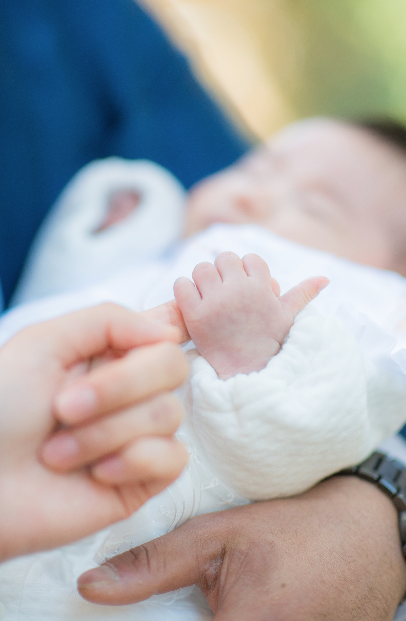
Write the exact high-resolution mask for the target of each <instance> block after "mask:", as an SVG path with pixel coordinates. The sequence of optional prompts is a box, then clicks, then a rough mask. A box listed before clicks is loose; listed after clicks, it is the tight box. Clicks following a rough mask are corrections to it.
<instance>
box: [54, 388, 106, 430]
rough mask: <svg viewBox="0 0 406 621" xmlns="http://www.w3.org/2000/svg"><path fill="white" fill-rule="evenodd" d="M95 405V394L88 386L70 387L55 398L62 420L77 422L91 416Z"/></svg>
mask: <svg viewBox="0 0 406 621" xmlns="http://www.w3.org/2000/svg"><path fill="white" fill-rule="evenodd" d="M96 405H97V395H96V393H95V391H94V390H93V388H91V387H90V386H79V387H72V388H68V389H67V390H65V391H64V392H63V393H62V394H60V395H59V396H58V397H57V398H56V408H57V411H58V414H59V415H60V417H61V419H62V421H63V422H69V423H73V422H78V421H81V420H83V419H85V418H88V417H89V416H91V415H92V414H93V413H94V411H95V409H96Z"/></svg>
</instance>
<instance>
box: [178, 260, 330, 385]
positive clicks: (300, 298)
mask: <svg viewBox="0 0 406 621" xmlns="http://www.w3.org/2000/svg"><path fill="white" fill-rule="evenodd" d="M193 280H194V284H193V282H192V281H191V280H189V279H188V278H179V279H178V280H177V281H176V283H175V286H174V291H175V298H176V301H177V303H178V306H179V308H180V310H181V312H182V315H183V318H184V320H185V322H186V325H187V328H188V331H189V334H190V336H191V338H192V340H193V342H194V344H195V346H196V347H197V349H198V350H199V352H200V353H201V355H202V356H204V357H205V358H206V360H207V361H208V362H209V363H210V364H211V366H212V367H213V368H214V370H215V371H216V372H217V375H218V377H219V378H220V379H228V378H229V377H232V376H233V375H236V374H237V373H251V372H252V371H260V370H261V369H263V368H264V367H265V366H266V365H267V363H268V362H269V360H270V359H271V358H272V356H274V355H275V354H277V353H278V351H279V349H280V348H281V345H282V343H283V341H284V339H285V337H286V335H287V334H288V332H289V330H290V328H291V327H292V325H293V320H294V318H295V316H296V315H297V313H298V312H300V311H301V310H303V308H304V307H305V306H306V305H307V304H308V303H309V302H310V301H311V300H312V299H313V298H314V297H316V295H317V294H318V293H319V291H320V289H322V288H324V287H325V286H326V285H327V284H328V280H327V278H323V277H318V278H312V279H310V278H309V279H307V280H305V281H303V282H302V283H300V284H299V285H297V286H296V287H294V288H293V289H291V290H290V291H288V292H287V293H285V295H283V296H279V285H278V283H277V282H276V281H275V280H273V279H272V278H271V274H270V273H269V268H268V266H267V264H266V263H265V261H264V260H263V259H261V257H259V256H258V255H256V254H248V255H246V256H245V257H243V258H242V259H240V258H239V257H238V256H237V255H236V254H234V253H233V252H224V253H222V254H220V255H219V256H218V257H217V259H216V261H215V264H214V265H212V264H211V263H200V264H199V265H197V266H196V267H195V269H194V271H193Z"/></svg>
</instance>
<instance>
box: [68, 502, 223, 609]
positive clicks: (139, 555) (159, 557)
mask: <svg viewBox="0 0 406 621" xmlns="http://www.w3.org/2000/svg"><path fill="white" fill-rule="evenodd" d="M227 513H228V512H227ZM219 515H220V514H217V515H216V518H217V519H216V520H215V524H214V519H215V518H214V516H212V515H211V516H206V515H203V516H199V517H197V518H194V519H193V520H192V521H189V522H186V523H185V524H183V525H182V526H181V527H180V528H177V529H176V530H174V531H172V532H170V533H168V534H167V535H165V536H164V537H159V538H158V539H154V540H152V541H149V542H148V543H146V544H144V545H142V546H138V547H137V548H133V549H132V550H130V551H129V552H125V553H124V554H120V555H119V556H116V557H114V558H112V559H110V560H109V561H107V562H106V563H104V564H103V565H101V566H100V567H97V568H96V569H91V570H90V571H87V572H86V573H84V574H82V576H80V578H79V580H78V589H79V593H80V594H81V596H82V597H84V599H87V600H88V601H91V602H94V603H97V604H110V605H114V604H130V603H135V602H139V601H142V600H144V599H147V598H148V597H151V595H153V594H154V593H166V592H167V591H174V590H176V589H179V588H182V587H184V586H190V585H192V584H195V583H198V582H199V581H200V577H201V575H202V574H203V573H204V572H205V571H206V570H207V571H209V572H210V566H211V565H213V566H218V563H217V560H218V558H219V557H220V556H221V554H222V548H223V545H224V541H225V540H226V536H225V535H223V536H222V529H223V530H224V531H226V530H227V529H228V528H229V524H225V523H224V522H223V516H220V519H218V517H219ZM225 520H227V516H225ZM215 534H217V537H216V536H215ZM180 551H182V552H181V553H179V552H180ZM216 563H217V565H216Z"/></svg>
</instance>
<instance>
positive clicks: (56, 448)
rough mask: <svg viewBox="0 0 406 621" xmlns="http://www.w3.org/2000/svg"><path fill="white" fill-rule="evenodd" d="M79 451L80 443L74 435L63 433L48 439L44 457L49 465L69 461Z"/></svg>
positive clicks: (43, 452)
mask: <svg viewBox="0 0 406 621" xmlns="http://www.w3.org/2000/svg"><path fill="white" fill-rule="evenodd" d="M78 452H79V445H78V443H77V441H76V440H75V438H74V437H73V436H72V435H69V434H64V433H61V434H59V435H56V436H54V437H53V438H51V439H50V440H48V441H47V442H46V443H45V444H44V447H43V449H42V459H43V460H44V461H45V462H46V463H47V464H49V465H51V466H52V465H61V464H63V463H64V462H65V463H66V462H69V461H71V460H72V458H73V457H76V455H77V454H78Z"/></svg>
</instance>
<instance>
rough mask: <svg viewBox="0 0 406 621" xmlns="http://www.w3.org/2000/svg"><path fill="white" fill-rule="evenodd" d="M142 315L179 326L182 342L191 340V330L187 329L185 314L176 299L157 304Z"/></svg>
mask: <svg viewBox="0 0 406 621" xmlns="http://www.w3.org/2000/svg"><path fill="white" fill-rule="evenodd" d="M141 315H142V316H143V317H145V318H146V319H148V320H150V319H151V320H153V321H159V322H162V323H164V324H167V325H170V326H173V327H175V328H177V329H178V330H179V333H180V337H179V338H180V340H179V342H180V343H187V342H188V341H190V335H189V332H188V331H187V328H186V324H185V322H184V319H183V315H182V313H181V311H180V309H179V306H178V304H177V302H176V300H171V301H170V302H165V304H161V305H160V306H155V308H151V309H150V310H147V311H143V312H142V313H141Z"/></svg>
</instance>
